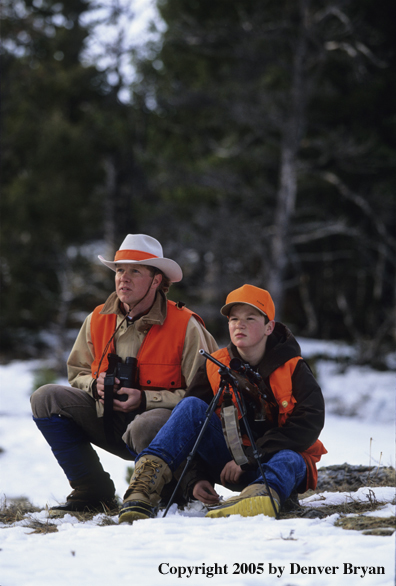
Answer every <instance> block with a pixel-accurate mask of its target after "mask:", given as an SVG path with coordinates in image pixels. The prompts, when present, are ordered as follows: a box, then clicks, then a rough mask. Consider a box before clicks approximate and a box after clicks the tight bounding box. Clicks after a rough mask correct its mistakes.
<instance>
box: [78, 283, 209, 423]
mask: <svg viewBox="0 0 396 586" xmlns="http://www.w3.org/2000/svg"><path fill="white" fill-rule="evenodd" d="M102 313H116V314H117V325H118V324H119V323H120V322H121V321H122V319H123V318H124V317H125V316H124V315H123V313H122V312H121V310H120V307H119V299H118V297H117V295H116V293H115V292H114V293H112V294H111V295H110V297H109V298H108V299H107V301H106V303H105V305H104V307H103V310H102ZM91 316H92V314H90V315H88V317H87V318H86V319H85V321H84V323H83V325H82V327H81V330H80V332H79V334H78V336H77V339H76V341H75V343H74V346H73V348H72V350H71V353H70V356H69V358H68V361H67V371H68V379H69V383H70V385H71V386H72V387H76V388H78V389H81V390H83V391H86V392H87V393H89V394H90V395H91V396H93V394H92V384H93V381H94V379H93V378H92V374H91V364H92V362H93V360H94V358H95V351H94V347H93V344H92V340H91ZM165 318H166V297H165V296H164V295H163V294H162V293H159V294H157V296H156V298H155V301H154V304H153V306H152V308H151V309H150V311H149V313H148V314H146V315H144V316H142V317H141V318H140V319H138V320H136V321H135V322H133V323H131V324H130V325H127V323H126V322H124V323H123V325H122V326H121V328H120V329H119V330H118V332H117V334H116V336H115V348H116V353H117V354H118V356H120V357H121V358H122V359H123V360H125V358H126V357H127V356H137V353H138V350H139V348H140V346H141V344H142V342H143V340H144V338H145V336H146V334H147V332H148V329H149V328H150V326H151V325H154V324H159V325H162V324H163V323H164V321H165ZM170 342H171V341H170ZM201 348H203V349H204V350H206V351H207V352H210V353H212V352H215V351H216V350H217V349H218V346H217V344H216V342H215V340H214V338H213V337H212V336H211V334H210V333H209V332H208V331H207V330H206V329H205V328H204V327H203V326H202V325H201V324H200V323H199V322H198V321H197V320H196V319H195V318H194V317H191V319H190V321H189V322H188V325H187V331H186V337H185V341H184V349H183V356H182V365H181V367H182V374H183V376H184V379H185V381H186V385H187V386H188V385H189V384H190V382H191V380H192V379H193V377H194V375H195V373H196V371H197V369H198V367H199V366H200V365H201V364H202V363H203V361H204V359H203V358H202V356H201V355H200V354H199V350H200V349H201ZM143 392H144V393H145V396H146V397H145V398H146V410H147V411H148V410H150V409H155V408H157V407H163V408H166V409H173V407H175V406H176V405H177V403H178V402H179V401H180V400H181V399H182V398H183V397H184V395H185V392H186V389H175V390H174V391H167V390H162V391H158V390H156V391H143ZM96 404H97V411H98V415H99V416H102V415H103V405H102V404H101V403H99V401H98V402H97V403H96Z"/></svg>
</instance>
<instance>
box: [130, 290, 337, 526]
mask: <svg viewBox="0 0 396 586" xmlns="http://www.w3.org/2000/svg"><path fill="white" fill-rule="evenodd" d="M221 313H222V314H223V315H225V316H227V317H228V325H229V332H230V338H231V343H230V344H229V346H228V347H227V348H223V349H221V350H218V351H217V352H215V353H214V354H213V357H214V358H215V359H217V360H218V361H219V362H221V363H223V364H225V365H226V366H227V367H229V368H230V367H232V366H234V365H235V361H234V362H232V363H231V360H232V359H239V363H238V364H239V365H240V364H241V361H242V366H243V365H244V366H243V369H244V371H245V373H246V372H252V373H253V375H254V377H255V372H256V373H258V375H260V376H261V379H260V378H259V380H258V382H257V388H258V389H260V391H261V392H262V393H263V395H265V416H263V412H262V411H261V414H260V410H257V409H256V407H257V401H256V403H254V401H253V399H251V397H252V395H251V394H250V396H249V393H246V390H247V391H249V390H250V392H252V387H251V385H247V389H245V392H244V394H245V395H246V405H247V418H248V422H249V424H250V425H249V427H250V429H251V432H252V434H253V438H254V443H255V444H256V446H257V449H258V452H259V459H260V462H261V463H262V469H263V472H264V475H265V478H266V480H267V483H268V488H269V491H270V493H271V494H269V492H268V490H267V487H266V484H265V482H264V479H263V477H262V476H261V473H260V468H259V466H258V463H257V461H256V459H255V458H254V457H253V452H252V445H251V442H250V440H249V437H248V435H247V433H246V432H247V429H246V428H245V426H244V422H243V421H241V411H240V409H239V406H238V401H237V400H236V397H235V392H234V390H233V389H232V386H231V388H230V389H229V391H230V392H231V398H230V399H229V400H226V398H225V393H224V394H223V395H222V396H221V397H220V400H219V403H218V405H219V406H218V407H217V409H216V412H215V413H214V414H213V415H212V417H211V419H210V420H209V424H208V426H207V428H206V430H205V433H204V434H203V436H202V439H201V441H200V443H199V445H198V449H197V455H198V458H199V460H200V462H201V463H202V462H203V463H204V464H205V469H206V472H204V473H203V474H202V467H201V470H200V471H198V472H197V470H194V469H192V470H191V471H190V472H189V473H187V474H190V479H189V480H188V482H187V484H190V486H191V487H192V494H193V496H194V497H195V498H196V499H198V500H200V501H202V502H203V503H205V504H206V505H208V506H209V507H210V510H209V512H208V513H207V515H206V516H207V517H225V516H228V515H233V514H240V515H242V516H252V515H256V514H259V513H263V514H265V515H268V516H276V514H277V513H278V511H279V509H280V507H281V505H282V504H283V503H284V502H285V501H286V499H287V498H288V497H289V496H290V495H291V494H292V493H296V492H304V491H305V490H307V489H308V488H315V486H316V483H317V470H316V462H318V461H319V460H320V457H321V455H323V454H325V453H326V450H325V448H324V447H323V444H322V443H321V442H320V440H319V439H318V437H319V434H320V431H321V430H322V428H323V424H324V402H323V397H322V393H321V390H320V388H319V386H318V384H317V382H316V381H315V379H314V377H313V375H312V372H311V370H310V369H309V367H308V365H307V364H306V363H305V362H304V360H303V359H302V358H301V356H300V347H299V345H298V343H297V342H296V340H295V338H294V337H293V335H292V334H291V332H290V331H289V330H288V328H287V327H286V326H284V325H283V324H281V323H279V322H275V306H274V303H273V301H272V299H271V296H270V294H269V293H268V291H265V290H264V289H260V288H258V287H254V286H252V285H244V286H243V287H241V288H239V289H236V290H235V291H232V292H231V293H230V294H229V295H228V297H227V300H226V304H225V305H224V307H223V308H222V309H221ZM230 363H231V366H230ZM231 372H233V371H231ZM239 376H240V375H239ZM254 377H253V378H254ZM240 380H242V382H241V384H239V388H241V386H242V387H246V384H244V383H243V381H244V380H245V383H246V379H240ZM219 385H220V374H219V367H218V365H216V364H213V362H212V361H210V360H207V361H206V364H205V365H203V366H202V367H200V369H199V370H198V372H197V374H196V376H195V378H194V380H193V382H192V384H191V385H190V387H189V389H188V391H187V393H186V396H185V398H184V399H183V400H182V401H181V402H180V403H179V404H178V405H177V407H176V408H175V409H174V410H173V412H172V415H171V417H170V419H169V420H168V421H167V423H166V424H165V425H164V427H163V428H162V429H161V430H160V432H159V433H158V435H157V436H156V437H155V439H154V440H153V441H152V442H151V443H150V445H149V447H148V448H146V449H145V450H143V451H142V452H141V453H140V454H139V456H138V458H137V459H136V466H135V472H134V474H133V476H132V479H131V483H130V486H129V488H128V490H127V492H126V494H125V497H124V504H123V506H122V508H121V512H120V519H119V520H120V522H133V521H134V520H136V519H144V518H148V517H151V516H154V515H155V512H156V506H157V505H158V502H159V499H160V495H161V491H162V489H163V487H164V486H165V485H166V483H168V482H169V481H170V480H171V478H172V475H173V473H174V472H175V471H176V470H177V468H178V467H179V466H180V464H181V463H182V462H183V461H184V460H185V459H186V457H187V456H188V454H189V453H190V452H191V450H192V448H193V446H194V445H195V442H196V439H197V437H198V434H199V433H200V430H201V429H202V425H203V423H204V420H205V414H206V412H207V408H208V403H211V401H212V400H213V397H214V395H215V394H216V393H217V391H218V388H219ZM226 388H227V387H226ZM253 390H254V386H253ZM256 390H257V389H256ZM255 397H256V399H257V397H259V398H260V397H261V395H260V393H258V392H257V394H256V396H255ZM252 401H253V403H252ZM260 401H261V399H259V405H261V404H262V403H260ZM230 408H231V409H232V411H231V415H232V416H231V417H229V416H228V412H227V411H226V409H230ZM233 413H234V415H233ZM235 413H237V417H235ZM221 419H222V422H221ZM233 420H234V422H236V421H237V420H239V424H240V425H239V429H237V428H236V425H234V426H233V425H232V421H233ZM223 428H224V431H223ZM226 439H227V441H226ZM228 446H230V447H228ZM193 468H194V467H193ZM215 483H221V484H223V485H226V486H228V487H232V486H234V487H235V488H237V490H241V488H243V490H242V492H241V493H240V494H239V495H238V496H235V497H232V498H230V499H228V500H226V501H225V502H223V503H220V502H219V496H218V494H217V493H216V491H215V490H214V484H215Z"/></svg>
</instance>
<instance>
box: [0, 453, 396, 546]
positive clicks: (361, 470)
mask: <svg viewBox="0 0 396 586" xmlns="http://www.w3.org/2000/svg"><path fill="white" fill-rule="evenodd" d="M394 485H395V469H394V468H390V467H382V468H369V467H363V466H349V465H348V464H344V465H342V466H329V467H327V468H321V469H320V470H319V483H318V488H317V490H315V491H312V490H310V491H308V492H306V493H304V495H300V500H301V499H302V498H305V497H308V496H311V495H314V494H320V493H321V492H324V491H328V492H346V493H349V494H350V493H352V492H354V491H356V490H358V489H359V488H361V487H362V486H365V487H368V488H370V487H375V486H394ZM323 500H324V497H323ZM382 506H383V503H379V502H378V501H377V500H376V498H375V493H374V491H372V490H371V491H370V490H369V492H368V499H367V501H366V502H360V501H354V500H353V499H352V498H350V499H348V500H345V502H344V503H341V504H339V505H324V506H319V507H317V508H315V507H301V506H299V505H298V504H296V505H294V506H293V505H292V506H291V510H288V511H281V514H280V518H281V519H293V518H294V519H295V518H324V517H327V516H330V515H334V514H337V515H339V516H340V517H339V519H337V521H336V523H335V525H336V526H337V527H341V528H342V529H346V530H351V529H352V530H355V531H361V532H362V533H363V534H365V535H392V534H393V533H394V531H395V528H396V521H395V517H376V516H370V517H367V516H366V515H365V513H368V512H373V511H376V510H378V509H379V508H380V507H382ZM40 510H41V509H39V508H37V507H34V506H33V505H32V504H31V503H29V501H28V500H27V499H14V500H12V501H9V502H7V501H6V500H4V501H3V502H2V503H0V523H2V524H4V525H8V526H11V525H13V524H15V523H17V522H19V521H25V523H24V525H25V526H26V527H27V528H29V529H32V531H31V533H38V534H46V533H51V532H56V531H57V530H58V529H57V526H56V524H55V523H53V522H51V520H54V519H56V518H61V517H64V515H65V514H66V513H65V512H64V511H50V512H49V518H48V520H46V521H44V522H42V521H38V520H36V519H34V518H32V514H33V513H36V512H40ZM103 513H104V514H103V515H102V516H101V518H100V521H99V522H98V526H100V527H105V526H108V525H116V524H117V522H116V521H114V519H113V518H112V517H113V516H114V515H117V513H118V511H117V510H114V511H108V510H106V511H105V510H104V511H103ZM67 514H70V515H72V516H74V517H75V518H76V520H77V521H79V522H81V523H85V522H87V521H91V520H92V519H93V518H94V517H95V516H96V515H97V513H92V512H86V513H85V512H84V513H80V512H68V513H67Z"/></svg>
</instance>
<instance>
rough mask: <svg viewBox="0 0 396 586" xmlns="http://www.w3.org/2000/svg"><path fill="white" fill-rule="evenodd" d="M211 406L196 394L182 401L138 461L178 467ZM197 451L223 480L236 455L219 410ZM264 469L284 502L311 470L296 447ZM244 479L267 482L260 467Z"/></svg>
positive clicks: (271, 485)
mask: <svg viewBox="0 0 396 586" xmlns="http://www.w3.org/2000/svg"><path fill="white" fill-rule="evenodd" d="M207 409H208V405H207V404H206V403H205V402H204V401H201V399H197V398H196V397H187V398H185V399H183V400H182V401H180V403H178V405H176V407H175V408H174V409H173V411H172V415H171V416H170V418H169V419H168V421H167V422H166V424H165V425H164V426H163V427H162V428H161V429H160V431H159V432H158V434H157V435H156V437H155V438H154V440H153V441H152V442H151V443H150V445H149V447H148V448H146V449H145V450H143V451H142V452H141V453H140V454H139V456H138V457H137V458H136V460H138V459H139V458H141V457H142V456H145V455H149V454H151V455H154V456H157V457H159V458H161V459H162V460H164V462H166V463H167V464H168V466H169V468H170V469H171V470H172V472H174V471H175V470H177V468H178V467H179V466H180V464H182V463H183V462H184V460H186V458H187V456H188V455H189V453H190V452H191V450H192V448H193V446H194V444H195V442H196V440H197V437H198V435H199V432H200V431H201V428H202V426H203V424H204V421H205V416H206V412H207ZM197 454H199V456H200V457H201V458H202V460H204V462H205V463H206V464H207V466H208V469H209V471H210V472H211V474H212V475H213V476H214V478H215V479H216V482H217V483H220V473H221V471H222V470H223V468H224V466H225V465H226V464H227V462H229V461H230V460H232V456H231V453H230V451H229V450H228V448H227V444H226V442H225V439H224V434H223V430H222V427H221V422H220V419H219V418H218V417H217V415H216V414H215V413H214V414H213V415H212V417H211V418H210V421H209V424H208V426H207V428H206V430H205V433H204V434H203V436H202V438H201V441H200V443H199V446H198V449H197ZM262 468H263V471H264V474H265V477H266V479H267V482H268V485H269V486H270V487H271V488H273V489H274V490H275V491H276V492H277V493H278V495H279V497H280V499H281V502H282V503H283V502H284V501H285V500H286V499H287V498H288V497H289V496H290V495H291V493H292V492H293V491H294V490H297V489H298V487H299V486H300V485H301V484H302V483H303V482H304V480H305V478H306V472H307V469H306V465H305V462H304V459H303V457H302V456H301V455H300V454H298V453H297V452H293V451H292V450H281V451H280V452H278V453H277V454H275V455H274V456H272V458H271V459H270V460H269V461H268V462H267V463H265V464H262ZM241 481H242V482H243V483H244V484H245V486H247V485H248V484H257V483H263V482H264V481H263V478H262V477H261V476H260V471H259V468H258V467H257V468H256V469H254V470H250V471H248V472H245V473H244V474H243V475H242V477H241ZM302 490H305V487H302Z"/></svg>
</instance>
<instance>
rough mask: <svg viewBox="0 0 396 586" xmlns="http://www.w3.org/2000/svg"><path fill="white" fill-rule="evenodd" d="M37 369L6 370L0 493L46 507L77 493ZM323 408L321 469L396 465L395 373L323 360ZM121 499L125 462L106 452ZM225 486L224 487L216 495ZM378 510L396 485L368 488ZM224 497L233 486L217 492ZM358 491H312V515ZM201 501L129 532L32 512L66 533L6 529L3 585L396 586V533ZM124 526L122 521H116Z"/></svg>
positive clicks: (321, 346)
mask: <svg viewBox="0 0 396 586" xmlns="http://www.w3.org/2000/svg"><path fill="white" fill-rule="evenodd" d="M300 342H301V345H302V350H303V355H305V356H307V357H309V356H310V355H314V354H316V355H317V354H322V355H323V354H325V355H328V356H331V357H333V358H334V357H335V356H339V355H342V356H348V355H351V354H352V350H351V349H350V348H348V347H347V346H345V345H338V344H333V343H324V342H320V343H318V342H315V341H312V340H305V341H304V340H302V341H301V340H300ZM39 365H40V363H39V362H37V361H29V362H19V361H15V362H12V363H11V364H8V365H5V366H1V367H0V421H1V428H0V448H2V449H3V450H4V452H3V453H1V454H0V466H1V469H0V497H2V499H3V500H4V499H6V500H7V499H11V498H16V497H21V496H25V497H26V498H28V499H29V500H30V501H31V502H32V503H33V504H34V505H37V506H40V507H43V508H44V507H45V506H46V505H48V506H51V505H53V504H54V503H56V502H62V501H63V499H64V498H65V496H66V494H67V493H68V492H69V485H68V483H67V481H66V480H65V477H64V475H63V473H62V471H61V470H60V468H59V466H58V465H57V464H56V462H55V460H54V458H53V456H52V454H51V451H50V450H49V448H48V446H47V444H46V443H45V441H44V440H43V438H42V437H41V434H40V433H39V432H38V431H37V429H36V427H35V425H34V423H33V422H32V419H31V413H30V407H29V395H30V393H31V391H32V390H33V389H32V387H33V371H34V368H37V367H38V366H39ZM315 366H316V369H317V373H318V379H319V382H320V384H321V386H322V389H323V394H324V396H325V400H326V406H327V416H326V425H325V428H324V430H323V432H322V435H321V439H322V441H323V443H324V444H325V446H326V448H327V449H328V452H329V453H328V454H326V455H325V456H324V457H323V458H322V460H321V462H320V464H319V465H323V466H329V465H331V464H342V463H344V462H348V463H349V464H363V465H369V464H371V465H376V464H379V463H380V464H381V465H390V466H394V465H395V447H394V440H395V432H394V417H395V415H394V414H395V409H394V407H395V404H394V395H395V393H394V390H395V373H394V372H390V371H389V372H374V371H372V370H370V369H368V368H358V367H349V368H347V369H346V371H345V372H342V370H341V367H340V365H339V364H337V363H336V362H334V361H328V360H325V359H324V358H321V359H320V360H319V361H317V362H316V365H315ZM99 453H100V458H101V460H102V463H103V465H104V467H105V468H106V469H107V470H108V471H109V472H110V473H111V476H112V478H113V480H114V482H115V484H116V486H117V492H118V494H119V495H120V496H121V495H122V494H123V493H124V491H125V489H126V486H127V481H126V467H127V465H128V463H126V462H124V461H122V460H119V459H117V458H115V457H114V456H111V455H110V454H107V453H106V452H103V451H102V450H99ZM217 488H219V487H217ZM370 490H371V491H373V492H374V497H375V499H376V500H377V501H378V502H379V503H382V506H381V508H380V509H379V510H378V511H376V512H375V513H367V515H370V516H373V515H375V516H385V517H386V516H391V515H394V514H395V505H394V504H391V503H392V502H393V503H394V496H395V490H394V488H393V487H377V488H372V489H370ZM219 492H221V493H222V494H223V495H225V496H227V491H226V490H225V489H219ZM370 498H373V494H372V493H370V491H369V489H367V488H361V489H359V491H357V492H355V493H352V494H350V493H329V492H324V493H321V494H320V495H313V496H311V497H308V498H307V499H305V501H304V503H303V504H304V505H305V506H307V507H314V508H319V507H321V506H323V505H327V504H342V503H343V502H346V501H349V500H351V499H353V500H355V501H356V500H361V501H363V502H364V501H365V500H367V499H368V500H370ZM204 514H205V510H204V509H203V508H202V506H201V505H200V504H199V503H196V504H195V505H194V506H192V507H191V508H190V509H189V510H187V511H178V510H177V509H176V507H175V506H174V505H173V506H172V507H171V509H170V511H169V513H168V515H167V517H166V518H165V519H162V518H160V515H161V513H160V515H159V516H158V517H157V518H156V519H152V520H145V521H138V522H136V523H134V524H133V525H132V526H130V525H108V526H100V523H101V519H102V516H101V515H98V516H96V517H95V518H94V519H93V520H92V521H89V522H86V523H80V522H78V521H77V519H76V518H75V517H73V516H71V515H66V516H65V517H64V518H61V519H50V520H49V519H48V514H47V512H46V511H45V510H43V511H41V512H40V513H36V514H33V515H32V518H34V519H36V520H39V521H41V522H43V523H46V522H49V523H54V524H56V525H57V526H58V532H56V533H47V534H33V533H32V531H33V530H32V529H31V528H27V527H26V521H21V522H18V523H16V524H15V525H14V526H12V527H6V526H2V525H1V524H0V586H39V585H40V586H69V584H70V583H71V582H72V583H73V586H80V585H81V586H82V585H84V586H91V585H92V586H105V585H106V586H107V585H108V584H110V583H111V584H117V585H118V584H121V583H122V581H125V583H126V582H128V583H131V582H132V583H134V584H135V583H136V584H138V585H139V586H153V585H155V586H161V585H162V584H163V585H169V586H175V585H176V584H180V583H183V582H186V581H187V584H193V585H194V584H205V583H206V581H207V580H208V579H209V580H212V582H213V583H214V584H227V586H228V585H232V586H250V585H251V584H254V585H256V584H265V585H266V586H267V585H272V584H279V585H280V586H300V585H304V586H305V585H307V586H311V585H312V586H318V585H320V586H321V585H326V586H327V585H330V584H331V585H333V584H334V585H337V586H338V585H341V586H344V585H345V586H355V585H358V584H362V585H370V586H371V585H373V586H374V585H375V586H377V585H378V586H393V585H394V581H395V553H394V548H395V536H394V535H393V536H392V537H384V536H370V535H363V534H362V533H360V532H358V531H347V530H344V529H342V528H340V527H336V526H335V525H334V523H335V521H336V520H337V518H338V515H331V516H328V517H325V518H324V519H318V518H316V519H306V518H302V519H287V520H286V519H284V520H280V521H277V520H275V519H270V518H265V517H263V516H261V515H260V516H257V517H252V518H241V517H239V516H232V517H229V518H227V519H206V518H205V517H204ZM116 520H117V518H116V517H114V521H116Z"/></svg>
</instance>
